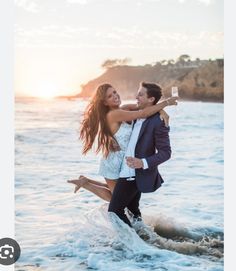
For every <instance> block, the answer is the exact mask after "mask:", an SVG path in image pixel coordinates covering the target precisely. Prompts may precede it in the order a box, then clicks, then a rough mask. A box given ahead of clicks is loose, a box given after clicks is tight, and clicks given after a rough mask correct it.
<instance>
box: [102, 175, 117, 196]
mask: <svg viewBox="0 0 236 271" xmlns="http://www.w3.org/2000/svg"><path fill="white" fill-rule="evenodd" d="M105 180H106V182H107V186H108V188H109V190H110V191H111V193H113V190H114V188H115V186H116V182H117V180H111V179H107V178H105Z"/></svg>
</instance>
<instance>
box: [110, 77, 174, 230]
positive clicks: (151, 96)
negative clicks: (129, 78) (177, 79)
mask: <svg viewBox="0 0 236 271" xmlns="http://www.w3.org/2000/svg"><path fill="white" fill-rule="evenodd" d="M161 96H162V93H161V87H160V86H159V85H157V84H153V83H145V82H142V83H141V84H140V88H139V90H138V94H137V97H136V99H137V104H138V106H139V108H140V109H143V108H146V107H148V106H151V105H153V104H156V103H157V102H158V101H159V100H160V98H161ZM170 157H171V147H170V140H169V127H166V126H165V125H164V122H163V121H162V120H161V119H160V116H159V113H157V114H155V115H153V116H151V117H149V118H147V119H139V120H137V121H136V122H135V124H134V127H133V131H132V134H131V138H130V142H129V145H128V148H127V151H126V158H125V159H124V161H123V164H122V167H121V172H120V178H119V181H118V182H117V184H116V186H115V189H114V191H113V195H112V199H111V202H110V205H109V208H108V211H109V212H114V213H116V214H117V215H118V217H119V218H120V219H122V220H123V221H124V222H125V223H127V224H128V225H129V226H131V223H130V221H129V219H128V217H127V216H126V214H125V212H124V210H125V208H126V207H127V208H128V209H129V210H130V211H131V212H132V213H133V214H134V217H135V218H136V219H140V220H141V212H140V210H139V200H140V198H141V192H143V193H148V192H154V191H155V190H157V189H158V188H159V187H160V186H161V184H162V183H163V182H164V181H163V179H162V177H161V175H160V173H159V171H158V165H160V164H161V163H163V162H165V161H166V160H168V159H170Z"/></svg>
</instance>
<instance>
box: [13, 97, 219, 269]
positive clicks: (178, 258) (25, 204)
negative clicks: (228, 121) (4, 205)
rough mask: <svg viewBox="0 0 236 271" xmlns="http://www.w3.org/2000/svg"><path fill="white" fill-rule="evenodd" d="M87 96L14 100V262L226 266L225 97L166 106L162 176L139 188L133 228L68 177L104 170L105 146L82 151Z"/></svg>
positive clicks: (32, 265)
mask: <svg viewBox="0 0 236 271" xmlns="http://www.w3.org/2000/svg"><path fill="white" fill-rule="evenodd" d="M87 102H88V100H82V99H76V100H43V99H32V100H29V99H26V100H24V99H20V100H16V103H15V232H16V233H15V239H16V240H17V241H18V243H19V244H20V246H21V256H20V258H19V260H18V261H17V262H16V264H15V270H18V271H41V270H50V271H52V270H54V271H65V270H68V271H76V270H79V271H83V270H98V271H110V270H112V271H118V270H119V271H138V270H145V271H149V270H158V271H167V270H168V271H185V270H186V271H205V270H207V271H222V270H224V180H223V177H224V160H223V159H224V149H223V146H224V145H223V139H224V138H223V136H224V123H223V121H224V116H223V114H224V105H223V104H218V103H203V102H179V105H178V106H177V107H168V108H166V111H167V113H168V114H169V115H170V141H171V147H172V157H171V159H170V160H168V161H167V162H165V163H163V164H161V165H160V166H159V171H160V173H161V175H162V177H163V179H164V180H165V182H164V184H163V185H162V187H161V188H160V189H158V190H157V191H155V192H154V193H146V194H142V198H141V201H140V207H141V211H142V215H143V218H144V222H145V226H144V227H143V228H142V229H141V231H139V232H138V234H137V233H136V231H135V230H134V229H130V228H129V227H128V226H126V225H124V224H123V223H121V222H120V221H119V220H118V219H117V217H116V216H115V215H112V214H111V215H108V213H107V207H108V203H107V202H105V201H103V200H101V199H99V198H98V197H97V196H95V195H93V194H92V193H90V192H88V191H86V190H84V189H83V188H81V189H80V190H79V191H78V192H77V193H76V194H74V193H73V190H74V187H73V185H72V184H68V183H67V180H68V179H74V178H77V177H78V176H79V175H85V176H88V177H90V178H92V179H95V180H98V181H104V180H103V178H102V177H101V176H99V175H98V167H99V159H100V155H95V152H90V153H89V154H88V155H86V156H83V155H82V154H81V148H82V145H81V142H80V141H79V139H78V130H79V125H80V120H81V115H82V113H83V112H84V109H85V106H86V104H87Z"/></svg>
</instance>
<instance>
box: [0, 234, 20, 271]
mask: <svg viewBox="0 0 236 271" xmlns="http://www.w3.org/2000/svg"><path fill="white" fill-rule="evenodd" d="M20 253H21V249H20V246H19V244H18V243H17V242H16V241H15V240H14V239H12V238H2V239H0V265H1V264H2V265H11V264H14V263H15V262H16V261H17V260H18V259H19V257H20ZM0 269H1V267H0Z"/></svg>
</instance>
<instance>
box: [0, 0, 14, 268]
mask: <svg viewBox="0 0 236 271" xmlns="http://www.w3.org/2000/svg"><path fill="white" fill-rule="evenodd" d="M0 33H1V42H0V60H1V61H0V125H1V132H0V134H1V138H0V165H1V168H0V208H1V209H0V210H1V211H0V214H1V218H0V221H1V222H0V238H5V237H10V238H13V239H14V218H15V212H14V209H15V208H14V90H13V88H14V85H13V80H14V55H13V53H14V44H13V43H14V2H13V1H9V0H8V1H1V2H0ZM0 270H3V271H8V270H14V265H11V266H4V265H0Z"/></svg>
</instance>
